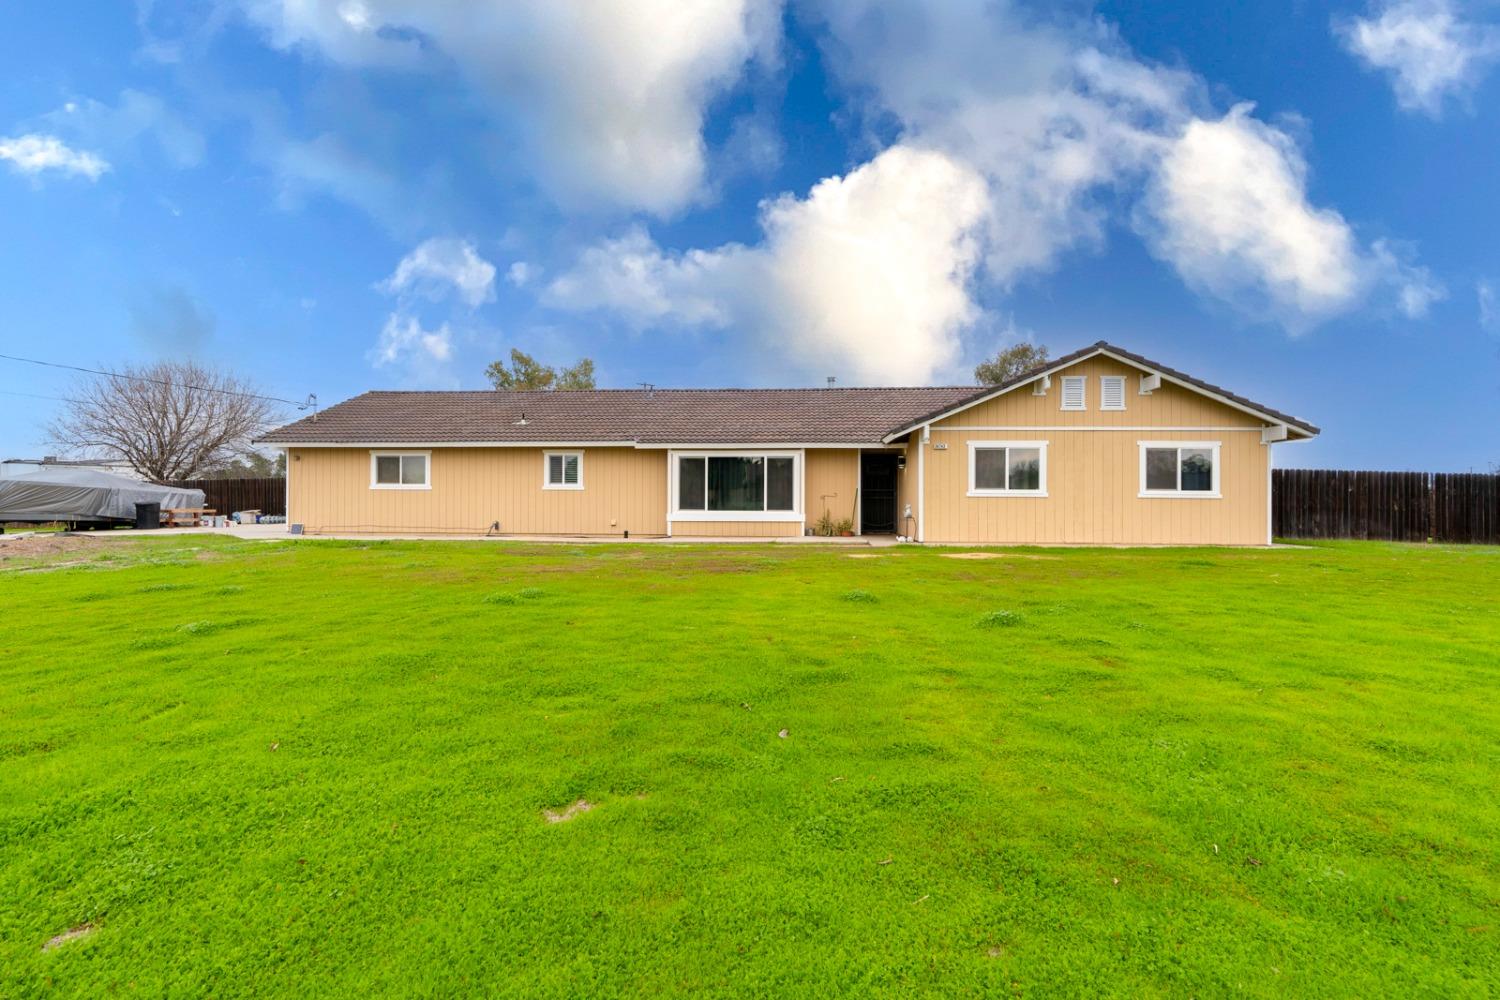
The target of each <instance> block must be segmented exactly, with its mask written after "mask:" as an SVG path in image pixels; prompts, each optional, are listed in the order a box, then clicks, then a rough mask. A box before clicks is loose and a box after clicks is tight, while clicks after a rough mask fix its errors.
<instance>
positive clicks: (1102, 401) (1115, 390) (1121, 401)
mask: <svg viewBox="0 0 1500 1000" xmlns="http://www.w3.org/2000/svg"><path fill="white" fill-rule="evenodd" d="M1099 409H1101V410H1123V409H1125V376H1124V375H1100V376H1099Z"/></svg>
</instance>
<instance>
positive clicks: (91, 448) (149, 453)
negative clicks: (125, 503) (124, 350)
mask: <svg viewBox="0 0 1500 1000" xmlns="http://www.w3.org/2000/svg"><path fill="white" fill-rule="evenodd" d="M278 416H279V412H278V409H277V407H276V405H275V404H274V403H273V402H272V401H271V400H269V399H267V398H265V397H264V396H260V395H257V394H256V391H255V387H254V386H253V385H251V384H250V383H248V382H246V381H244V380H243V379H240V378H238V377H236V376H234V375H231V374H229V373H227V372H221V371H216V370H214V369H212V368H205V367H203V366H201V365H198V364H195V363H193V362H191V361H161V362H158V363H156V364H154V365H149V366H147V367H144V368H126V369H124V370H123V371H120V372H118V373H116V374H114V375H100V376H95V377H90V378H88V379H85V380H83V381H81V382H80V383H78V385H77V386H75V388H74V390H73V392H72V393H71V394H70V399H69V400H68V405H67V407H66V409H64V410H63V413H62V415H61V416H60V417H58V418H57V419H56V420H55V421H53V422H52V425H51V427H50V428H49V430H50V432H51V436H52V440H53V441H55V442H57V444H59V445H60V446H62V447H64V448H67V449H69V450H77V451H80V452H84V453H86V454H93V455H108V456H111V457H115V456H118V457H120V458H123V459H125V460H126V461H127V462H129V463H130V465H131V467H132V468H134V469H135V471H136V472H137V473H139V474H140V475H141V476H143V477H145V478H146V479H149V480H151V481H152V482H158V483H164V482H168V481H170V480H173V479H191V478H193V477H195V476H197V475H199V474H201V473H203V472H206V471H208V470H211V469H213V468H215V467H219V466H223V465H225V464H227V463H228V462H230V461H232V460H233V459H235V458H238V457H240V456H243V455H245V454H246V453H247V452H249V450H250V440H251V438H253V437H255V435H257V434H259V433H260V432H261V431H263V430H265V429H266V428H267V427H269V426H271V424H272V423H274V422H275V420H276V419H277V417H278Z"/></svg>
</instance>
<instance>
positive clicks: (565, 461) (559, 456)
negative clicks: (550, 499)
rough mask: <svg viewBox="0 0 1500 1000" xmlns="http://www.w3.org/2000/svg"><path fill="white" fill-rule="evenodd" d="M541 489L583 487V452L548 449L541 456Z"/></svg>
mask: <svg viewBox="0 0 1500 1000" xmlns="http://www.w3.org/2000/svg"><path fill="white" fill-rule="evenodd" d="M542 460H543V462H544V463H545V465H544V466H543V478H542V489H544V490H581V489H583V452H581V451H549V452H546V453H545V454H544V455H543V456H542Z"/></svg>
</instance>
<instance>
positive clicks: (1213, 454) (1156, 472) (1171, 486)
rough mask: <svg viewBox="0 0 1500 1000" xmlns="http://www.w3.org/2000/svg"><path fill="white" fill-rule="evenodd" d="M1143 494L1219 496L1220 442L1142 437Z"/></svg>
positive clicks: (1145, 495) (1160, 495)
mask: <svg viewBox="0 0 1500 1000" xmlns="http://www.w3.org/2000/svg"><path fill="white" fill-rule="evenodd" d="M1140 447H1141V496H1143V497H1186V498H1195V497H1197V498H1215V497H1218V496H1219V442H1217V441H1142V442H1141V443H1140Z"/></svg>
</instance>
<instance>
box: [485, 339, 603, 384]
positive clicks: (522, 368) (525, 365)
mask: <svg viewBox="0 0 1500 1000" xmlns="http://www.w3.org/2000/svg"><path fill="white" fill-rule="evenodd" d="M484 374H485V377H486V378H488V379H489V380H490V383H491V384H492V385H493V386H494V387H495V388H496V389H511V390H520V389H533V390H534V389H555V390H559V391H564V392H566V391H569V390H573V389H593V388H595V385H594V362H593V360H592V359H590V358H580V359H579V360H578V362H577V363H576V364H574V365H573V366H572V367H570V368H564V369H563V370H562V371H561V372H559V371H558V370H557V369H556V368H553V367H552V366H551V365H544V364H542V363H541V362H540V361H538V360H537V359H536V358H533V357H532V356H531V355H529V354H527V353H526V352H525V351H520V350H517V349H516V348H514V347H512V348H511V349H510V367H508V368H507V367H506V365H505V362H504V361H491V362H490V364H489V367H487V368H486V369H485V370H484Z"/></svg>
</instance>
